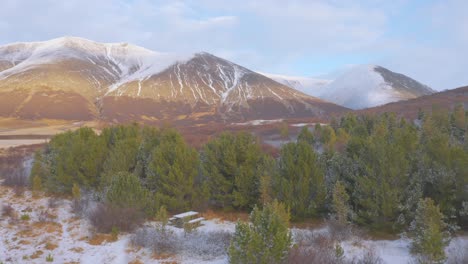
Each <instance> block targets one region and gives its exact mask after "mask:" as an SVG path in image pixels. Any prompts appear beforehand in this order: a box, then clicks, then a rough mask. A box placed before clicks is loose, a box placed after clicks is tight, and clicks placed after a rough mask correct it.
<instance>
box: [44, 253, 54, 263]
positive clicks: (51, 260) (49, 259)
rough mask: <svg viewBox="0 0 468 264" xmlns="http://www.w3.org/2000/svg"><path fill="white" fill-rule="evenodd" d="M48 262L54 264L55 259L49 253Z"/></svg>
mask: <svg viewBox="0 0 468 264" xmlns="http://www.w3.org/2000/svg"><path fill="white" fill-rule="evenodd" d="M46 261H47V262H53V261H54V257H53V256H52V255H51V254H50V253H49V255H47V257H46Z"/></svg>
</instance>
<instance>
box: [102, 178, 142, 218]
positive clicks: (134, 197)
mask: <svg viewBox="0 0 468 264" xmlns="http://www.w3.org/2000/svg"><path fill="white" fill-rule="evenodd" d="M106 199H107V202H109V203H110V204H111V205H112V206H116V207H118V208H133V209H136V210H143V209H145V208H146V207H147V206H148V204H149V193H148V191H147V190H146V189H145V188H144V187H143V186H142V185H141V183H140V180H139V179H138V177H136V176H135V175H133V174H131V173H128V172H119V173H117V174H116V175H115V177H113V179H112V182H111V184H110V186H109V190H108V191H107V193H106Z"/></svg>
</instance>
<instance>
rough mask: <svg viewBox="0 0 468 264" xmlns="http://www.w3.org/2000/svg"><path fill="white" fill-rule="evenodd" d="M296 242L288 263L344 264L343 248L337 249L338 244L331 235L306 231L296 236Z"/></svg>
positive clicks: (290, 252)
mask: <svg viewBox="0 0 468 264" xmlns="http://www.w3.org/2000/svg"><path fill="white" fill-rule="evenodd" d="M295 240H296V244H295V245H294V246H293V247H292V248H291V249H290V251H289V255H288V261H287V262H288V263H291V264H300V263H321V264H335V263H344V260H343V255H344V252H343V251H342V248H341V247H338V248H337V245H338V244H337V243H336V241H335V240H334V239H332V238H331V236H330V235H329V234H317V233H314V232H310V231H306V232H301V233H297V234H295ZM337 249H338V250H337ZM339 249H341V250H339Z"/></svg>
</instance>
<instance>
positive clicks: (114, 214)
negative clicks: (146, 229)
mask: <svg viewBox="0 0 468 264" xmlns="http://www.w3.org/2000/svg"><path fill="white" fill-rule="evenodd" d="M144 217H145V216H144V214H143V213H142V212H140V211H139V210H137V209H135V208H120V207H116V206H112V205H109V204H104V203H101V204H97V205H96V207H95V208H94V209H93V210H91V211H90V213H89V214H88V220H89V221H90V223H91V224H92V225H93V227H94V228H96V230H97V231H98V232H102V233H110V232H111V231H112V228H118V229H119V230H121V231H132V230H134V229H135V228H137V227H138V226H140V225H141V224H143V222H144V220H145V218H144Z"/></svg>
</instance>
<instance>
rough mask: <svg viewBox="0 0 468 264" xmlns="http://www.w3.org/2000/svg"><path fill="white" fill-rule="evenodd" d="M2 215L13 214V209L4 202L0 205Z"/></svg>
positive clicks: (9, 215)
mask: <svg viewBox="0 0 468 264" xmlns="http://www.w3.org/2000/svg"><path fill="white" fill-rule="evenodd" d="M1 216H2V217H14V216H15V209H13V207H12V206H11V205H9V204H5V205H3V206H2V214H1Z"/></svg>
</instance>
